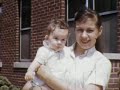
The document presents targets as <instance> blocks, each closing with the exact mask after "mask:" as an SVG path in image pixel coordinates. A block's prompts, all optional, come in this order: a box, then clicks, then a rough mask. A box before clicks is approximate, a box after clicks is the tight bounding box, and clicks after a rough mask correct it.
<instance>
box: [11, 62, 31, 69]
mask: <svg viewBox="0 0 120 90" xmlns="http://www.w3.org/2000/svg"><path fill="white" fill-rule="evenodd" d="M30 64H31V62H14V64H13V67H14V68H28V67H29V66H30Z"/></svg>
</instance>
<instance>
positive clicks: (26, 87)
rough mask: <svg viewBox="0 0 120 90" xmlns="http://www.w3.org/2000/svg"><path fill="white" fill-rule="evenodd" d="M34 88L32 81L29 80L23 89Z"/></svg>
mask: <svg viewBox="0 0 120 90" xmlns="http://www.w3.org/2000/svg"><path fill="white" fill-rule="evenodd" d="M31 88H32V83H31V82H30V81H28V82H27V83H26V84H25V85H24V86H23V88H22V90H30V89H31Z"/></svg>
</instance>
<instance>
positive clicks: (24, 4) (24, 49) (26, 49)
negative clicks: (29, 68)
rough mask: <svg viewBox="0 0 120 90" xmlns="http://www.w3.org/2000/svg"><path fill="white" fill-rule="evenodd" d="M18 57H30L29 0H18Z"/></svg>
mask: <svg viewBox="0 0 120 90" xmlns="http://www.w3.org/2000/svg"><path fill="white" fill-rule="evenodd" d="M19 14H20V15H19V16H20V59H21V61H28V60H29V59H30V32H31V0H19Z"/></svg>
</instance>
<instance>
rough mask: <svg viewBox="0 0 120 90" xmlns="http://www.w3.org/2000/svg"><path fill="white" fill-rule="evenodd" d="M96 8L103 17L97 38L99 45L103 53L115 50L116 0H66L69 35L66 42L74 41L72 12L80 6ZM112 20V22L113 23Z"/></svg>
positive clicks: (114, 51)
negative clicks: (99, 34) (101, 28)
mask: <svg viewBox="0 0 120 90" xmlns="http://www.w3.org/2000/svg"><path fill="white" fill-rule="evenodd" d="M83 5H84V6H86V7H88V8H91V9H93V10H96V11H97V12H98V13H99V14H100V15H101V16H102V19H103V23H102V24H103V29H104V30H103V33H102V36H101V37H100V40H99V47H98V48H100V49H101V48H102V50H101V51H103V52H105V53H116V52H117V10H116V9H117V0H67V6H68V7H67V21H68V23H69V26H70V31H71V33H72V34H71V35H70V38H69V40H68V44H69V45H71V44H72V43H73V42H74V41H75V35H74V23H73V20H74V14H75V12H76V11H77V10H79V8H81V6H83ZM113 22H114V23H113Z"/></svg>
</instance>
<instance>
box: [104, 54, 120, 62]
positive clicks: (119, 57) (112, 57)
mask: <svg viewBox="0 0 120 90" xmlns="http://www.w3.org/2000/svg"><path fill="white" fill-rule="evenodd" d="M103 55H104V56H106V57H107V58H108V59H110V60H120V53H103Z"/></svg>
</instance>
